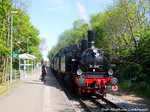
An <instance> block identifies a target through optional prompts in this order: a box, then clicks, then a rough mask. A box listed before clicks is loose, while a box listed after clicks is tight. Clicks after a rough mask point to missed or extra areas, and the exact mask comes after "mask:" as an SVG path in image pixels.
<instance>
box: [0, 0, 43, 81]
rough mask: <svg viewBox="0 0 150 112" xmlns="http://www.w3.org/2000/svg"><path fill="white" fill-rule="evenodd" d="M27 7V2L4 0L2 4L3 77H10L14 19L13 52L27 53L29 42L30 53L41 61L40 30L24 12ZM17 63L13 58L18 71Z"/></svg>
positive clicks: (0, 61)
mask: <svg viewBox="0 0 150 112" xmlns="http://www.w3.org/2000/svg"><path fill="white" fill-rule="evenodd" d="M26 6H27V2H26V0H25V1H24V2H23V1H22V2H17V1H16V0H14V1H13V2H12V0H2V1H1V2H0V72H1V73H2V76H8V75H9V66H10V64H9V62H10V61H9V60H10V47H11V46H10V43H11V23H12V18H13V29H12V30H13V35H12V36H13V51H19V54H21V53H26V52H27V42H28V47H29V53H30V54H33V55H35V56H36V57H37V59H41V54H40V50H39V44H40V39H39V37H38V35H39V30H38V29H37V28H35V27H34V26H33V25H32V24H31V23H30V16H29V15H28V14H27V13H26V11H25V10H23V9H25V7H26ZM26 8H27V7H26ZM12 11H17V13H16V14H13V13H12ZM28 37H31V38H30V39H29V38H28ZM16 63H18V59H14V58H13V68H14V69H18V64H16ZM5 80H6V79H5Z"/></svg>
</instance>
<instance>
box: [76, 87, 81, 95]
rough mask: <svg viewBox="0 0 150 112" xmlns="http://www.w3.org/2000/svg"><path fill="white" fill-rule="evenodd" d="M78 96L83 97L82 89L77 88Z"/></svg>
mask: <svg viewBox="0 0 150 112" xmlns="http://www.w3.org/2000/svg"><path fill="white" fill-rule="evenodd" d="M77 95H78V96H79V97H82V87H77Z"/></svg>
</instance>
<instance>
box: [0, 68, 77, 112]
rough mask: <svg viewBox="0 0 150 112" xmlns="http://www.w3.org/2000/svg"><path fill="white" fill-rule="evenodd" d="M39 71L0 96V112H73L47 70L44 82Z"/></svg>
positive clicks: (51, 74)
mask: <svg viewBox="0 0 150 112" xmlns="http://www.w3.org/2000/svg"><path fill="white" fill-rule="evenodd" d="M40 75H41V70H40V69H37V70H36V72H35V73H34V75H32V76H27V77H26V78H24V79H23V80H22V81H21V83H19V84H18V85H16V86H15V87H14V88H12V89H10V90H9V91H8V92H6V93H5V94H3V95H2V96H0V112H75V110H74V109H73V107H72V105H71V103H70V101H69V99H68V98H67V96H66V95H65V93H64V91H63V90H62V88H61V86H60V85H59V83H58V82H57V80H56V78H55V76H54V75H53V73H52V72H51V70H50V69H48V75H47V76H46V82H45V83H43V82H41V80H39V78H40Z"/></svg>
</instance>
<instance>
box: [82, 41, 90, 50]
mask: <svg viewBox="0 0 150 112" xmlns="http://www.w3.org/2000/svg"><path fill="white" fill-rule="evenodd" d="M87 48H88V41H87V40H81V50H82V52H83V51H84V50H86V49H87Z"/></svg>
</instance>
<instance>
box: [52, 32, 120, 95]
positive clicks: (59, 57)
mask: <svg viewBox="0 0 150 112" xmlns="http://www.w3.org/2000/svg"><path fill="white" fill-rule="evenodd" d="M95 36H96V33H95V31H88V40H82V41H81V43H77V44H72V45H70V46H67V47H64V48H62V49H60V50H59V52H58V53H57V54H56V55H55V56H54V57H53V58H52V60H51V68H52V69H53V70H54V71H55V72H57V77H58V78H60V79H61V80H63V81H64V82H65V84H66V85H67V87H68V88H69V89H70V90H71V91H73V90H76V92H77V94H78V95H82V94H83V93H99V94H101V95H102V96H103V95H105V94H106V92H107V91H106V90H107V89H106V88H107V85H108V84H109V83H111V84H113V85H116V84H117V82H118V80H117V79H116V78H114V77H113V70H112V68H111V66H110V65H111V64H110V63H109V61H108V60H107V58H106V57H105V55H104V52H103V50H102V49H99V48H96V47H95Z"/></svg>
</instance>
